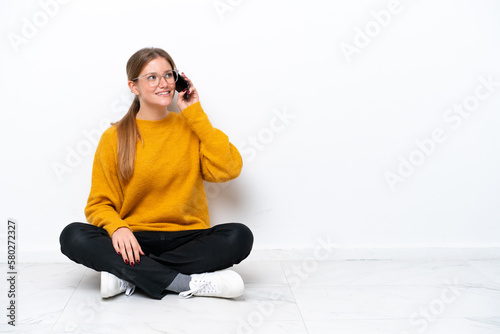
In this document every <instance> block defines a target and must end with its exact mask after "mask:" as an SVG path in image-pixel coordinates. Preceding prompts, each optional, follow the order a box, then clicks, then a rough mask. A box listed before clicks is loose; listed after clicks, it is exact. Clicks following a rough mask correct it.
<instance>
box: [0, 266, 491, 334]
mask: <svg viewBox="0 0 500 334" xmlns="http://www.w3.org/2000/svg"><path fill="white" fill-rule="evenodd" d="M234 270H236V271H237V272H239V273H240V274H241V275H242V277H243V279H244V280H245V282H246V292H245V294H244V295H243V296H242V297H240V298H238V299H235V300H224V299H216V298H201V297H197V298H192V299H188V300H180V299H178V297H177V296H176V295H168V296H166V297H165V298H164V299H163V300H161V301H158V300H152V299H150V298H148V297H147V296H145V295H144V294H142V293H140V292H139V293H138V292H136V293H135V294H134V295H132V296H131V297H126V296H125V295H120V296H117V297H114V298H111V299H108V300H101V298H100V295H99V282H100V281H99V279H100V275H99V273H97V272H94V271H93V270H90V269H86V268H84V267H82V266H80V265H77V264H73V263H66V264H24V265H19V267H18V286H17V288H16V289H17V292H18V298H17V319H16V322H17V326H16V327H15V328H13V327H12V326H9V325H7V324H6V313H7V311H6V307H5V306H6V305H7V296H6V295H7V293H5V291H6V289H5V288H6V283H5V280H2V281H4V282H3V283H2V285H1V287H2V293H1V294H2V296H0V301H1V302H2V303H1V304H0V306H1V307H0V309H3V310H4V311H3V313H5V314H4V315H2V319H3V320H2V322H1V324H0V332H2V333H36V334H45V333H47V334H48V333H85V334H89V333H106V334H113V333H120V334H124V333H141V334H142V333H190V334H198V333H207V334H210V333H217V334H225V333H227V334H230V333H237V334H249V333H270V334H280V333H287V334H289V333H297V334H305V333H308V334H326V333H335V334H347V333H349V334H351V333H356V334H365V333H366V334H379V333H380V334H382V333H383V334H409V333H412V334H413V333H428V334H437V333H439V334H448V333H449V334H498V333H500V260H453V261H450V260H447V261H326V262H317V261H314V260H312V258H311V260H309V261H302V262H277V261H274V262H271V261H270V262H248V261H247V262H244V263H242V264H241V265H238V266H236V267H234Z"/></svg>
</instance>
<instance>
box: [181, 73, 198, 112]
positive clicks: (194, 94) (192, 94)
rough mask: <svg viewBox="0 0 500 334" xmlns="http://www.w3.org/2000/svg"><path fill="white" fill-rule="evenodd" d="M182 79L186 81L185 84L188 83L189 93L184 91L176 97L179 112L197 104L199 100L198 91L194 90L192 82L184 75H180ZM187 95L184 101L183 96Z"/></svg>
mask: <svg viewBox="0 0 500 334" xmlns="http://www.w3.org/2000/svg"><path fill="white" fill-rule="evenodd" d="M181 75H182V77H183V78H184V79H186V81H187V82H189V92H187V91H186V90H183V91H182V92H179V94H178V96H177V106H178V107H179V110H180V111H182V110H184V109H186V108H187V107H189V106H190V105H192V104H194V103H196V102H198V101H199V100H200V97H199V96H198V91H197V90H196V87H194V86H193V82H192V81H191V80H190V79H188V77H186V75H185V74H184V73H182V74H181ZM186 93H187V94H188V99H187V100H186V99H184V95H186Z"/></svg>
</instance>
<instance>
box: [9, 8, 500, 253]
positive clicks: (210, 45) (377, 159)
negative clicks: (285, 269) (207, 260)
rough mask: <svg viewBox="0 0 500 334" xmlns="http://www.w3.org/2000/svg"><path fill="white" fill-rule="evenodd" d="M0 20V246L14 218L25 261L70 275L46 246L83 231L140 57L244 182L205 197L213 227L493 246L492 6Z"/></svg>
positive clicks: (267, 245) (499, 146) (499, 89)
mask: <svg viewBox="0 0 500 334" xmlns="http://www.w3.org/2000/svg"><path fill="white" fill-rule="evenodd" d="M388 7H389V8H390V9H392V10H393V12H392V13H391V12H389V11H388V10H387V8H388ZM388 14H389V15H388ZM376 17H378V20H379V21H380V23H377V20H376ZM0 22H1V23H0V25H1V26H0V28H1V33H0V36H1V39H0V45H1V50H2V52H1V53H0V54H1V56H0V57H1V58H0V60H1V61H0V73H1V80H0V94H1V101H2V108H1V111H0V124H1V125H2V127H1V131H0V136H1V137H0V143H1V154H2V160H1V166H0V219H1V221H2V222H4V223H3V224H1V225H0V226H3V227H0V235H1V241H2V244H4V245H5V239H6V238H5V234H6V231H7V228H6V225H7V224H6V222H7V219H8V218H14V219H16V220H17V226H18V231H17V234H18V239H17V241H18V254H19V260H20V261H65V258H64V256H63V255H61V254H60V253H59V242H58V238H59V233H60V231H61V230H62V229H63V228H64V226H65V225H66V224H68V223H70V222H73V221H85V217H84V215H83V209H84V207H85V204H86V200H87V196H88V193H89V190H90V178H91V165H92V160H93V154H94V151H95V147H96V142H97V140H98V137H99V135H100V133H102V131H103V129H104V128H105V127H107V126H109V122H110V121H117V120H119V119H120V118H121V117H122V116H123V115H124V113H125V112H126V110H127V109H128V106H129V103H130V92H129V90H128V87H127V78H126V73H125V64H126V61H127V60H128V58H129V57H130V56H131V55H132V54H133V53H134V52H135V51H137V50H138V49H140V48H143V47H146V46H155V47H160V48H163V49H165V50H166V51H167V52H169V53H170V54H171V55H172V57H173V58H174V60H175V62H176V65H177V67H178V68H179V69H180V70H182V71H184V72H185V73H186V74H187V75H188V76H189V77H190V78H191V79H192V80H193V82H194V83H195V85H196V87H197V89H198V91H199V93H200V99H201V103H202V106H203V107H204V109H205V111H206V112H207V114H208V115H209V117H210V119H211V121H212V123H213V124H214V126H216V127H218V128H220V129H221V130H223V131H224V132H225V133H226V134H228V136H229V137H230V140H231V141H232V142H233V143H234V144H235V145H236V146H237V147H238V148H239V149H240V152H241V153H242V155H243V158H244V162H245V164H244V169H243V172H242V174H241V175H240V177H239V178H238V179H236V180H234V181H231V182H230V183H227V184H222V185H208V184H207V188H206V189H207V193H208V197H209V204H210V209H211V219H212V224H217V223H220V222H226V221H241V222H244V223H246V224H247V225H248V226H249V227H250V228H251V229H252V230H253V232H254V234H255V249H260V250H265V249H284V250H290V249H293V248H308V247H314V246H315V245H316V244H317V238H318V237H328V238H329V240H330V241H331V242H334V243H335V244H336V245H337V247H339V249H340V248H353V249H356V248H358V249H362V250H363V249H365V250H366V253H365V254H363V252H361V253H360V257H363V256H365V255H367V254H368V253H369V252H370V251H373V250H377V249H384V248H391V249H405V248H408V249H413V250H417V249H419V248H420V249H422V248H424V249H425V248H426V247H431V248H432V247H442V248H449V247H455V248H457V247H458V248H465V249H474V248H481V247H491V249H498V247H500V242H499V241H498V240H499V239H498V238H499V237H498V236H499V235H500V224H499V222H500V210H499V199H500V198H499V197H500V176H499V175H500V173H499V171H500V154H499V153H500V131H499V130H498V125H499V124H500V123H499V121H500V114H499V112H498V111H499V107H500V86H499V82H500V63H499V59H500V39H499V36H500V4H499V3H498V2H497V1H494V0H489V1H487V0H482V1H479V0H469V1H466V0H459V1H451V0H447V1H445V0H440V1H430V0H420V1H410V0H401V1H400V2H394V1H392V4H391V1H367V0H365V1H319V0H315V1H290V0H286V1H285V0H280V1H264V0H251V1H250V0H220V1H201V0H200V1H172V0H170V1H168V0H161V1H152V0H147V1H140V2H139V1H123V0H120V1H97V0H93V1H83V0H72V1H67V0H66V1H62V0H61V1H59V2H57V1H56V0H51V1H49V0H42V1H40V2H39V1H31V0H30V1H15V0H8V1H4V0H3V1H2V2H1V4H0ZM370 29H371V30H370ZM366 34H368V35H366ZM370 36H371V37H370ZM346 45H350V47H351V50H352V49H353V48H355V47H356V48H357V49H356V50H357V51H356V53H352V54H350V55H349V54H347V53H345V52H343V51H342V48H344V49H346V48H348V47H347V46H346ZM481 78H482V79H481ZM481 80H486V81H487V80H490V81H493V82H494V83H495V84H496V86H495V85H493V86H492V87H490V89H491V91H488V89H487V88H486V87H485V86H484V85H483V87H480V88H478V87H479V86H481V85H482V84H481V82H482V81H481ZM476 89H479V92H480V93H482V95H481V96H483V97H484V96H486V95H487V97H484V98H482V99H481V100H478V99H477V98H475V97H474V94H475V93H476V92H477V90H476ZM474 99H475V100H474ZM474 101H475V102H478V104H477V105H473V103H474ZM463 103H471V104H470V105H471V106H472V107H469V108H470V109H473V111H472V112H470V115H469V116H468V117H467V118H460V119H461V120H462V121H461V123H460V126H458V120H457V116H456V114H453V115H452V114H448V112H449V110H450V109H452V108H453V107H454V105H459V104H463ZM277 114H280V115H282V117H283V115H288V116H286V117H287V118H285V119H282V118H277V116H276V115H277ZM446 115H448V117H451V116H454V117H455V118H453V120H454V121H453V122H452V121H451V118H448V119H447V118H446ZM102 124H104V127H103V125H102ZM454 126H455V127H454ZM436 129H437V131H441V133H442V135H441V137H440V138H441V139H442V140H441V143H436V144H434V146H433V145H431V144H429V142H428V140H429V139H430V138H432V133H433V131H435V130H436ZM416 141H420V142H421V143H424V142H426V143H428V146H426V147H427V154H426V155H424V153H422V149H419V147H418V145H417V144H416ZM410 158H412V159H414V160H413V161H414V162H418V166H415V167H413V170H412V171H408V165H406V168H407V169H406V172H407V174H406V175H405V176H404V177H401V178H400V179H399V181H402V182H396V183H395V184H393V185H392V187H391V185H390V183H389V182H388V180H387V177H386V175H387V173H388V172H391V173H394V174H393V175H396V174H397V173H398V169H399V170H400V171H399V172H400V173H402V172H404V171H405V169H404V167H402V166H401V165H402V164H404V163H402V162H401V159H403V160H406V161H409V159H410ZM415 159H416V160H415ZM416 164H417V163H416ZM55 166H58V167H59V168H61V166H65V167H64V168H65V169H63V170H62V171H61V170H59V172H57V171H56V169H55V168H56V167H55ZM3 248H4V249H6V247H3ZM0 261H2V262H3V261H5V259H0Z"/></svg>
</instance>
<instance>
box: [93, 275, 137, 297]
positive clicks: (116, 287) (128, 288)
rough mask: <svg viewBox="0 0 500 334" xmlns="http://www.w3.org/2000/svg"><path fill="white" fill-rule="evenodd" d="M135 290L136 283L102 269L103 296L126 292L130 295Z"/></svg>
mask: <svg viewBox="0 0 500 334" xmlns="http://www.w3.org/2000/svg"><path fill="white" fill-rule="evenodd" d="M134 291H135V285H133V284H132V283H129V282H127V281H125V280H122V279H119V278H118V277H116V276H115V275H113V274H110V273H108V272H105V271H101V297H102V298H109V297H113V296H116V295H119V294H120V293H123V292H125V295H127V296H130V295H132V294H133V293H134Z"/></svg>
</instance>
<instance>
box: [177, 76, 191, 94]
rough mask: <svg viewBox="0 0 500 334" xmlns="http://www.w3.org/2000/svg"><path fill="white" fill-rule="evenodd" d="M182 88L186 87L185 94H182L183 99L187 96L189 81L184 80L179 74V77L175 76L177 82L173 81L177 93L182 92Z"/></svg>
mask: <svg viewBox="0 0 500 334" xmlns="http://www.w3.org/2000/svg"><path fill="white" fill-rule="evenodd" d="M184 89H186V90H187V91H186V94H184V99H185V100H187V99H188V98H189V96H188V93H187V92H189V82H187V81H186V79H184V78H183V77H182V75H180V74H179V77H178V78H177V82H176V83H175V90H176V91H178V92H179V93H180V92H182V91H183V90H184Z"/></svg>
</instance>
